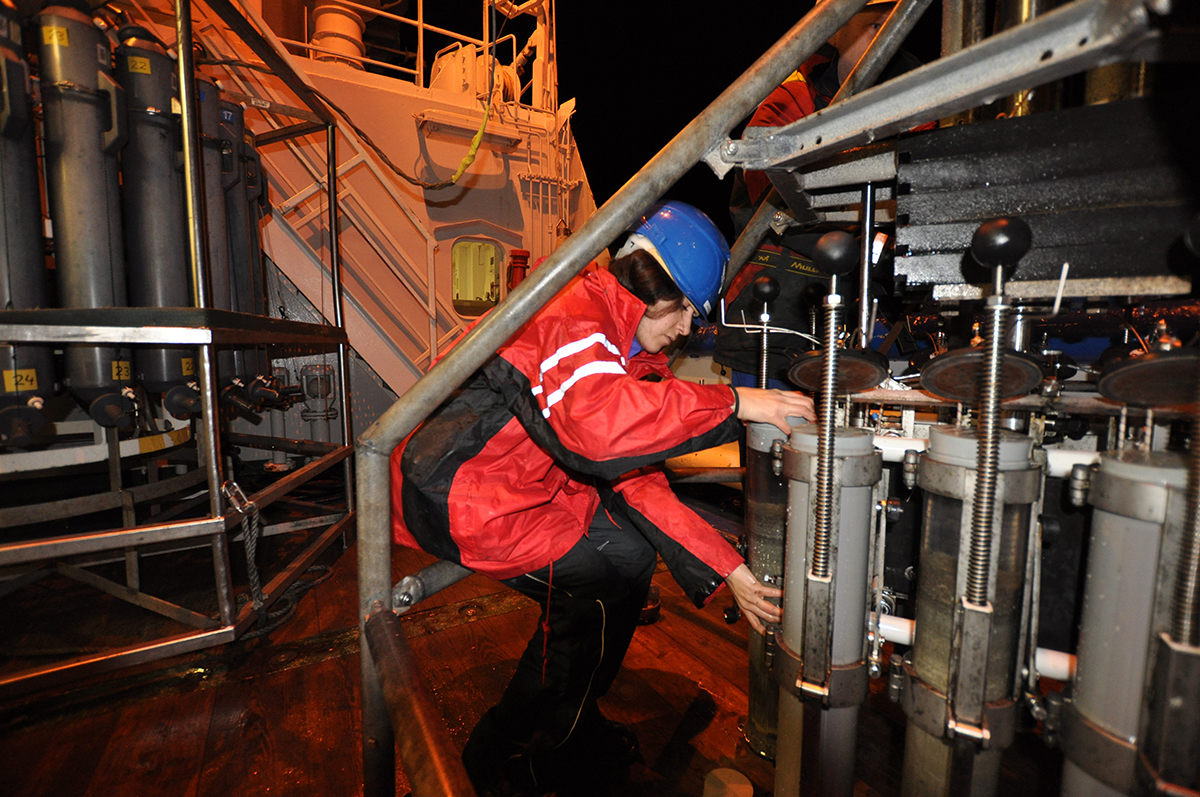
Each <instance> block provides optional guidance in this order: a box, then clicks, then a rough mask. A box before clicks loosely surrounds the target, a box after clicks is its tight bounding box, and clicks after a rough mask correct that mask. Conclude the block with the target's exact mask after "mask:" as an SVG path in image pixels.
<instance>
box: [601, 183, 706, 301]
mask: <svg viewBox="0 0 1200 797" xmlns="http://www.w3.org/2000/svg"><path fill="white" fill-rule="evenodd" d="M637 249H645V250H647V251H649V252H650V254H652V255H654V257H655V259H656V260H658V262H659V263H661V264H662V267H663V268H664V269H666V272H667V274H668V275H669V276H670V277H671V279H672V280H674V282H675V284H676V285H677V286H678V287H679V290H681V291H683V295H684V296H686V297H687V298H688V301H690V302H691V303H692V306H693V307H695V308H696V310H697V311H699V313H700V315H702V316H707V315H708V314H709V313H710V312H712V308H713V306H714V305H715V304H716V302H717V294H718V293H720V291H721V277H722V276H723V274H724V272H725V264H726V263H727V262H728V261H729V245H728V244H726V243H725V236H723V235H721V231H720V230H718V229H717V225H715V224H713V223H712V219H710V218H709V217H708V216H706V215H704V213H703V212H702V211H701V210H699V209H697V208H694V207H692V206H691V205H687V204H684V203H683V202H674V201H672V202H661V203H658V204H656V205H651V206H650V209H649V210H647V211H646V212H645V213H644V214H643V215H642V216H641V218H640V219H639V221H638V222H637V224H636V225H635V226H634V227H632V228H631V234H630V236H629V238H628V239H627V240H626V242H625V245H624V246H622V247H621V248H620V249H619V250H618V251H617V255H616V256H617V257H624V256H625V255H627V254H629V253H630V252H633V251H635V250H637Z"/></svg>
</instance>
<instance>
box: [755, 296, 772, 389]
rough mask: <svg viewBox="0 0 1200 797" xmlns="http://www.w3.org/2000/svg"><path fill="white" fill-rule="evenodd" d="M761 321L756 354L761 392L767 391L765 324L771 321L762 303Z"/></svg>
mask: <svg viewBox="0 0 1200 797" xmlns="http://www.w3.org/2000/svg"><path fill="white" fill-rule="evenodd" d="M759 319H760V320H761V321H762V325H763V328H762V338H761V339H760V348H759V352H758V386H759V387H760V388H762V389H763V390H766V389H767V347H768V343H769V341H768V333H767V324H768V322H770V320H771V316H770V315H769V314H768V313H767V303H766V302H763V311H762V315H761V316H759Z"/></svg>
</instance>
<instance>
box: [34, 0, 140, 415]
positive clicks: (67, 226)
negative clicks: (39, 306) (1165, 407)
mask: <svg viewBox="0 0 1200 797" xmlns="http://www.w3.org/2000/svg"><path fill="white" fill-rule="evenodd" d="M37 26H38V32H37V40H38V44H39V50H38V58H39V62H38V63H39V69H40V71H41V87H42V107H43V111H44V140H45V156H46V193H47V195H48V200H49V206H50V216H51V221H52V223H53V228H54V260H55V269H56V271H57V273H58V292H59V299H60V303H61V305H62V306H63V307H76V308H95V307H123V306H125V305H126V292H125V259H124V254H123V252H122V240H121V238H122V236H121V209H120V197H119V195H118V191H119V189H118V174H117V173H118V167H117V150H119V149H120V146H121V144H122V143H123V141H122V136H121V129H122V128H123V126H124V120H123V119H121V115H120V113H119V103H120V101H121V100H122V96H121V91H120V88H119V86H117V84H116V83H115V81H114V80H113V79H112V64H111V58H110V50H109V46H108V41H107V39H105V37H104V35H103V34H102V33H101V32H100V30H99V29H97V28H96V26H95V25H93V24H92V20H91V19H90V18H89V17H88V16H87V15H85V14H82V13H80V12H79V11H75V10H73V9H69V8H63V7H61V6H51V7H49V8H47V9H45V10H44V11H42V12H41V13H40V14H38V17H37ZM114 111H116V112H114ZM66 359H67V375H68V378H69V379H70V380H71V392H72V393H73V394H74V395H75V396H76V398H78V399H79V400H81V401H83V402H93V401H95V400H97V399H99V398H100V397H102V396H104V395H106V394H111V393H114V392H119V391H120V390H121V388H123V387H126V386H128V385H130V384H131V378H132V367H131V364H130V357H129V352H128V350H125V349H119V348H116V347H113V346H87V345H70V346H68V347H67V350H66Z"/></svg>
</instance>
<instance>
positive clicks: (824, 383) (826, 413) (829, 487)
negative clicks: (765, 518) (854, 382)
mask: <svg viewBox="0 0 1200 797" xmlns="http://www.w3.org/2000/svg"><path fill="white" fill-rule="evenodd" d="M841 323H842V297H841V296H839V295H838V294H837V293H830V294H829V295H828V296H826V297H825V338H824V343H825V361H824V369H823V370H822V372H821V417H820V422H821V428H820V430H819V434H818V435H817V500H816V511H817V516H816V521H817V522H816V534H815V536H814V538H813V560H812V574H813V575H814V576H816V577H817V578H829V570H830V568H829V542H830V540H831V539H833V455H834V413H835V411H836V410H837V365H838V351H839V350H838V345H837V344H838V328H839V327H840V326H841Z"/></svg>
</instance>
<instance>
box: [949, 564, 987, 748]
mask: <svg viewBox="0 0 1200 797" xmlns="http://www.w3.org/2000/svg"><path fill="white" fill-rule="evenodd" d="M960 569H961V568H960ZM954 614H955V617H954V625H955V632H956V633H955V635H954V645H953V647H952V648H951V652H950V689H951V691H950V694H949V695H948V696H947V697H948V703H947V712H946V731H947V735H948V736H953V735H954V734H955V733H967V735H972V734H971V733H970V732H969V731H968V729H969V728H971V727H972V726H979V727H980V728H982V726H983V701H984V695H985V693H986V682H987V665H988V647H989V646H990V643H991V637H992V605H991V604H990V603H986V604H983V605H979V604H974V603H971V602H970V601H968V600H967V599H966V598H959V601H958V606H956V607H955V612H954ZM981 738H983V739H984V741H985V742H986V739H987V732H986V730H983V731H982V732H981ZM985 746H986V744H985Z"/></svg>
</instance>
